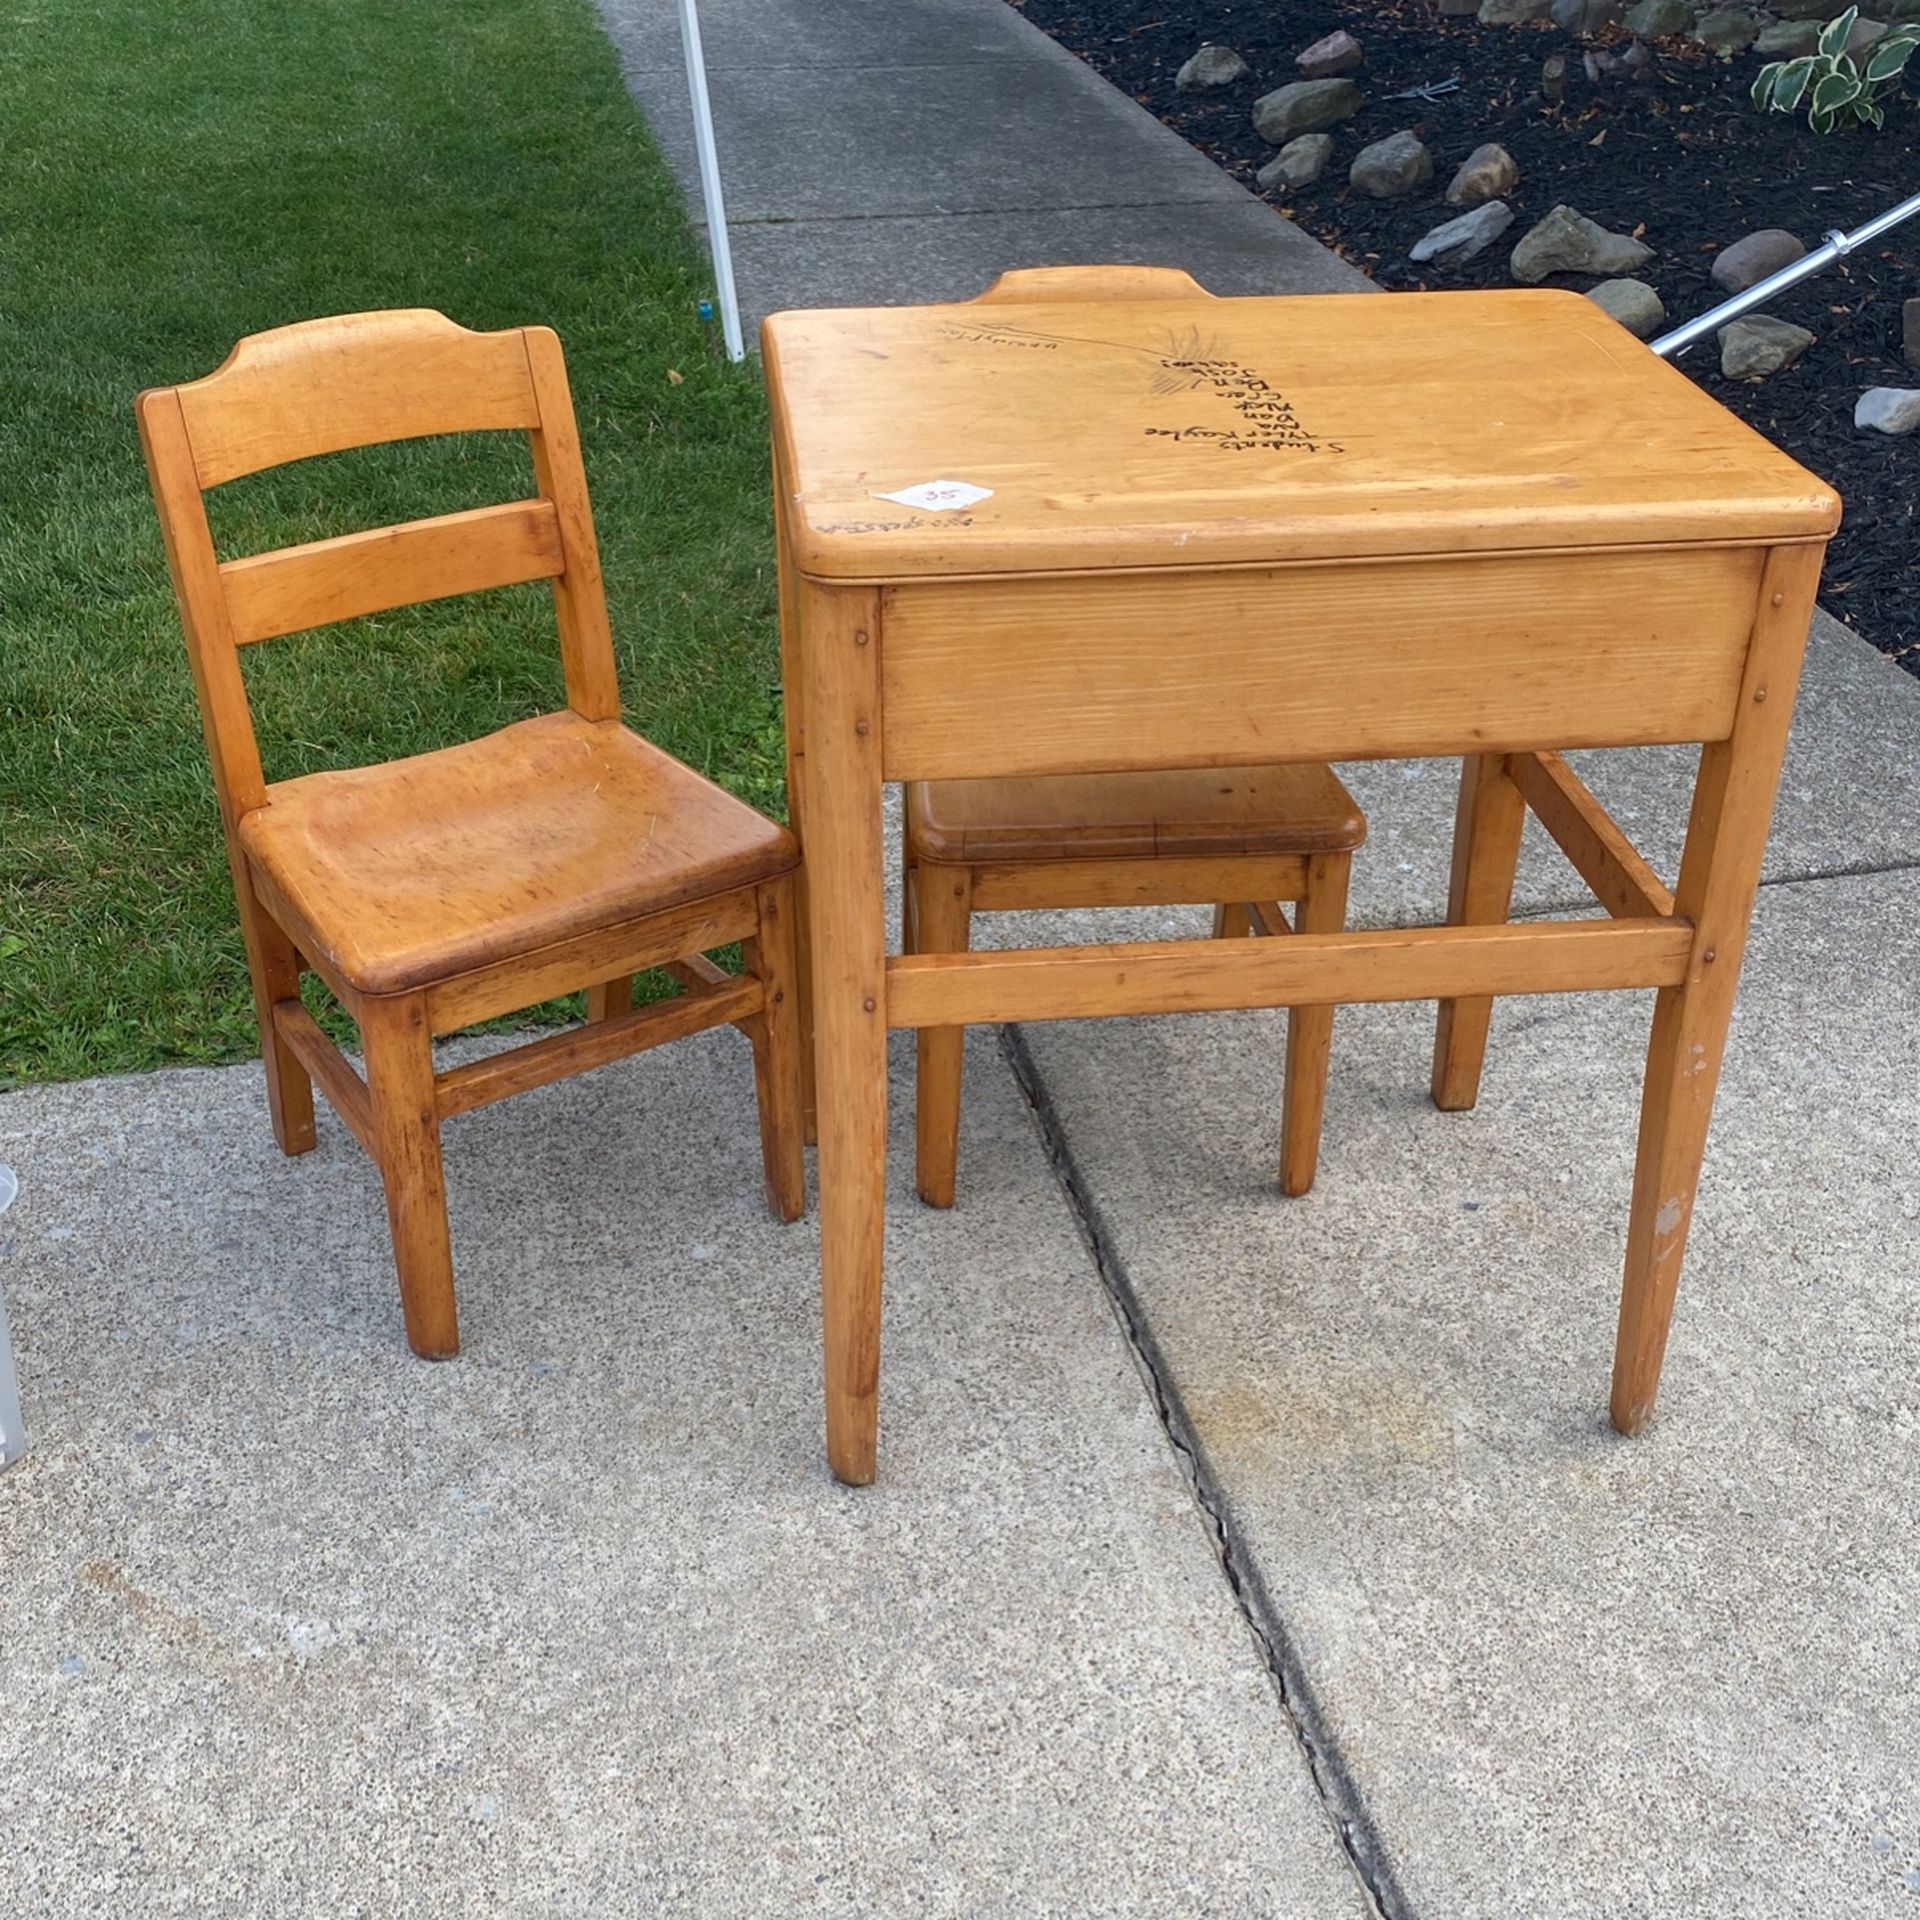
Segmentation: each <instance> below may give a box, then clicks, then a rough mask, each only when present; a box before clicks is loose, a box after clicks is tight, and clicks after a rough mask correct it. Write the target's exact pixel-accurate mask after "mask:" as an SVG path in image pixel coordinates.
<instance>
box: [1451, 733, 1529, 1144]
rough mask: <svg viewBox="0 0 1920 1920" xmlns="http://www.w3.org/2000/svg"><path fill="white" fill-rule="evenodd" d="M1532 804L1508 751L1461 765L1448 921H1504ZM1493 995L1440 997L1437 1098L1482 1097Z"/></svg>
mask: <svg viewBox="0 0 1920 1920" xmlns="http://www.w3.org/2000/svg"><path fill="white" fill-rule="evenodd" d="M1526 823H1527V803H1526V801H1525V800H1524V799H1522V798H1521V795H1520V789H1519V788H1518V787H1517V786H1515V785H1514V783H1513V781H1512V780H1511V779H1510V778H1508V775H1507V757H1506V755H1505V754H1503V753H1483V754H1480V755H1478V756H1477V757H1475V758H1474V759H1471V760H1468V761H1465V762H1463V763H1462V765H1461V768H1460V800H1459V805H1458V807H1457V808H1456V810H1455V812H1454V817H1453V876H1452V879H1451V881H1450V882H1449V884H1448V887H1447V925H1448V926H1450V927H1485V926H1498V925H1499V924H1500V923H1501V922H1502V921H1504V920H1505V919H1506V917H1507V915H1508V913H1509V912H1510V911H1511V909H1512V906H1513V875H1514V869H1515V868H1516V867H1517V866H1518V865H1519V863H1520V830H1521V828H1522V827H1524V826H1525V825H1526ZM1492 1020H1493V1001H1492V1000H1491V999H1489V998H1475V999H1471V1000H1442V1001H1441V1002H1440V1022H1439V1026H1438V1027H1437V1029H1436V1030H1435V1032H1434V1037H1433V1104H1434V1105H1435V1106H1436V1107H1438V1108H1439V1109H1440V1110H1441V1111H1442V1112H1443V1113H1464V1112H1465V1111H1466V1110H1467V1109H1468V1108H1469V1107H1471V1106H1472V1105H1473V1103H1474V1102H1475V1101H1476V1100H1477V1099H1479V1097H1480V1068H1481V1064H1482V1063H1483V1062H1484V1061H1485V1059H1486V1057H1487V1029H1488V1027H1489V1025H1490V1024H1491V1023H1492Z"/></svg>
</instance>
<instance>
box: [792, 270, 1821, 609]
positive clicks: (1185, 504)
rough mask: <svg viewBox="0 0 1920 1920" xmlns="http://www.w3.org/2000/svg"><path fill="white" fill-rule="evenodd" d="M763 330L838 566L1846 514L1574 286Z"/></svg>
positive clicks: (1107, 301) (958, 313) (885, 569)
mask: <svg viewBox="0 0 1920 1920" xmlns="http://www.w3.org/2000/svg"><path fill="white" fill-rule="evenodd" d="M763 337H764V345H765V351H766V363H767V373H768V380H769V384H770V387H771V389H772V393H773V398H774V430H775V435H776V441H777V444H778V447H779V450H780V454H781V458H782V462H783V465H784V468H785V472H786V474H787V476H788V489H789V502H790V512H789V518H788V532H789V535H790V538H791V542H792V552H793V557H794V560H795V562H796V564H797V565H798V566H799V567H800V569H801V571H803V572H805V573H808V574H811V575H814V576H816V577H819V578H822V579H839V580H872V581H899V580H909V579H915V578H922V577H937V576H951V575H981V574H996V573H1028V572H1056V571H1064V572H1084V571H1102V572H1104V571H1110V570H1113V569H1116V568H1122V567H1129V568H1130V567H1154V566H1170V567H1192V566H1213V565H1219V566H1234V565H1248V564H1258V563H1261V562H1285V561H1291V560H1310V559H1336V558H1360V557H1368V556H1374V557H1390V556H1393V555H1397V554H1433V553H1466V552H1488V553H1495V552H1508V553H1510V552H1516V551H1525V550H1533V549H1540V548H1559V547H1580V548H1591V547H1597V546H1613V545H1641V544H1648V543H1653V544H1662V545H1666V544H1674V543H1695V542H1704V543H1716V544H1717V543H1720V542H1725V541H1733V540H1768V541H1771V540H1795V539H1799V540H1805V539H1821V538H1824V537H1825V536H1826V535H1827V534H1829V533H1830V532H1831V531H1832V530H1833V528H1834V527H1835V525H1837V523H1838V520H1839V500H1838V498H1837V496H1836V495H1835V494H1834V492H1833V490H1832V489H1831V488H1830V487H1828V486H1827V485H1826V484H1825V482H1823V481H1821V480H1818V479H1816V478H1815V477H1814V476H1813V475H1812V474H1810V473H1808V472H1806V471H1805V469H1803V468H1802V467H1800V466H1798V465H1797V464H1796V463H1795V462H1794V461H1792V460H1790V459H1789V458H1788V457H1787V455H1785V454H1784V453H1782V452H1781V451H1780V450H1779V449H1778V448H1777V447H1775V446H1774V445H1773V444H1772V443H1771V442H1770V441H1768V440H1765V439H1763V438H1762V437H1761V436H1760V435H1759V434H1757V433H1755V432H1754V431H1753V430H1752V429H1751V428H1749V427H1747V426H1746V425H1744V424H1743V423H1742V422H1741V421H1740V420H1738V419H1736V418H1735V417H1734V415H1732V414H1731V413H1729V412H1728V411H1727V410H1726V408H1724V407H1722V406H1721V405H1720V404H1719V403H1718V402H1717V401H1716V400H1714V399H1712V398H1710V397H1709V396H1708V395H1707V394H1705V393H1703V392H1702V391H1701V390H1700V389H1699V388H1698V387H1696V386H1695V385H1694V384H1693V382H1692V381H1691V380H1689V379H1688V378H1687V377H1686V376H1685V375H1684V374H1682V373H1680V372H1678V371H1677V370H1676V369H1674V368H1672V367H1670V366H1668V365H1666V364H1665V362H1663V361H1661V360H1660V359H1658V358H1657V357H1656V356H1655V355H1654V354H1652V353H1650V352H1649V351H1648V350H1647V348H1646V347H1645V346H1643V345H1642V344H1641V343H1640V342H1639V341H1638V340H1636V339H1635V338H1634V337H1633V336H1632V335H1631V334H1629V333H1628V332H1627V331H1626V330H1625V329H1624V328H1623V327H1621V326H1619V325H1618V324H1617V323H1616V322H1614V321H1613V320H1611V319H1609V318H1608V317H1607V315H1606V314H1605V313H1603V312H1602V311H1601V310H1600V309H1599V308H1598V307H1596V306H1595V305H1594V304H1593V302H1592V301H1590V300H1587V299H1585V298H1584V297H1583V296H1581V295H1578V294H1571V293H1561V292H1553V291H1542V290H1525V291H1512V292H1493V293H1439V294H1396V295H1388V296H1382V295H1378V294H1358V295H1355V294H1315V295H1310V296H1306V297H1293V298H1263V299H1233V300H1225V299H1214V298H1212V297H1210V296H1208V295H1206V294H1204V293H1201V292H1199V290H1198V289H1195V291H1194V293H1193V294H1192V295H1191V296H1190V297H1180V298H1126V297H1116V298H1096V299H1061V298H1058V297H1048V298H1038V299H1034V300H1031V301H1028V300H1025V299H1021V300H1009V299H1006V298H1000V299H995V300H993V301H990V302H989V301H982V302H969V303H965V304H961V305H956V306H939V307H877V308H862V309H842V310H820V311H807V312H795V313H782V314H776V315H775V316H774V317H773V318H772V319H771V320H769V321H768V322H767V324H766V329H765V333H764V336H763ZM927 489H931V491H923V490H927ZM890 495H900V496H902V497H900V498H897V499H895V498H889V497H888V496H890Z"/></svg>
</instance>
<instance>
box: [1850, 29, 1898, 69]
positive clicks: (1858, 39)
mask: <svg viewBox="0 0 1920 1920" xmlns="http://www.w3.org/2000/svg"><path fill="white" fill-rule="evenodd" d="M1891 31H1892V29H1891V28H1890V27H1889V26H1888V25H1887V23H1886V22H1885V21H1884V20H1856V21H1855V22H1854V23H1853V26H1852V28H1851V30H1850V31H1849V32H1848V34H1847V51H1848V53H1850V54H1851V55H1852V56H1853V57H1854V59H1856V60H1858V59H1859V58H1860V56H1861V55H1862V54H1863V53H1865V52H1866V51H1867V50H1868V48H1870V47H1872V46H1874V45H1876V44H1877V43H1878V42H1879V41H1882V40H1884V39H1885V38H1886V37H1887V35H1888V34H1889V33H1890V32H1891Z"/></svg>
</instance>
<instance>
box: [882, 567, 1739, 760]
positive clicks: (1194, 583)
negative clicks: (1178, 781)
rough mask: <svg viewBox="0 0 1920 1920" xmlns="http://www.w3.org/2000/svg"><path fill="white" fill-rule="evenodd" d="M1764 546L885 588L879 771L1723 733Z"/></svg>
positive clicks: (1385, 751) (1367, 755)
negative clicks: (1225, 694)
mask: <svg viewBox="0 0 1920 1920" xmlns="http://www.w3.org/2000/svg"><path fill="white" fill-rule="evenodd" d="M1763 561H1764V556H1763V555H1761V554H1759V553H1757V552H1754V551H1751V550H1748V549H1745V548H1733V549H1729V550H1723V551H1719V552H1702V553H1673V552H1668V553H1640V554H1633V555H1615V554H1578V555H1571V556H1567V555H1562V556H1557V557H1553V558H1541V557H1538V556H1530V557H1527V558H1500V559H1482V560H1478V561H1473V562H1464V561H1447V560H1422V561H1410V562H1407V563H1405V564H1403V565H1399V566H1393V567H1373V568H1353V567H1304V566H1303V567H1292V568H1266V569H1255V570H1252V571H1247V572H1240V573H1223V574H1218V575H1213V576H1209V577H1202V578H1189V577H1185V576H1181V577H1171V578H1161V577H1158V576H1154V575H1138V576H1130V577H1126V578H1116V577H1107V578H1102V579H1096V580H1032V581H1011V582H996V583H991V584H987V585H953V584H947V583H930V584H925V585H918V586H911V587H901V588H897V589H893V590H890V591H889V593H888V595H887V607H886V623H887V646H886V654H885V658H884V660H883V662H882V671H883V675H884V684H885V700H886V716H887V727H886V774H887V777H888V778H889V779H898V780H923V779H924V780H946V779H955V780H958V779H965V778H969V777H971V778H979V777H982V776H986V775H994V774H1036V773H1039V774H1058V773H1084V772H1090V771H1097V770H1101V769H1146V768H1151V767H1154V766H1163V767H1164V766H1177V767H1230V766H1236V765H1238V766H1258V765H1261V764H1271V763H1273V762H1274V761H1276V760H1278V759H1279V758H1280V757H1281V750H1282V748H1283V747H1284V750H1285V754H1286V756H1287V757H1289V758H1294V757H1297V758H1298V759H1301V760H1365V759H1378V758H1385V757H1398V756H1416V755H1438V754H1451V753H1465V752H1473V753H1486V752H1492V751H1496V750H1520V749H1529V748H1535V747H1543V746H1544V747H1553V748H1563V747H1579V746H1593V747H1599V746H1641V745H1651V744H1654V743H1659V742H1671V741H1678V740H1686V741H1692V740H1717V739H1721V738H1723V737H1724V736H1725V735H1726V733H1727V732H1728V730H1729V729H1730V728H1731V727H1732V725H1733V716H1734V709H1735V701H1736V696H1737V693H1738V690H1739V685H1740V669H1741V662H1742V660H1743V658H1744V656H1745V653H1746V646H1747V638H1748V633H1749V630H1750V622H1749V610H1750V609H1751V607H1752V605H1753V599H1754V594H1755V592H1756V591H1757V588H1758V584H1759V577H1760V568H1761V566H1762V564H1763ZM1223 689H1230V690H1231V698H1230V699H1223V698H1222V690H1223Z"/></svg>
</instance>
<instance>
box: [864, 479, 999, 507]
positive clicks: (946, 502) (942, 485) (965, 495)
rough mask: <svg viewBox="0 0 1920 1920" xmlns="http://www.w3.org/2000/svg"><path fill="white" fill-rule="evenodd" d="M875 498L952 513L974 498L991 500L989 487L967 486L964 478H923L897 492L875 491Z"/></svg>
mask: <svg viewBox="0 0 1920 1920" xmlns="http://www.w3.org/2000/svg"><path fill="white" fill-rule="evenodd" d="M873 497H874V498H875V499H876V500H895V501H898V502H899V504H900V505H901V506H903V507H923V508H925V509H926V511H927V512H928V513H952V512H953V511H954V510H955V509H956V508H959V507H970V506H972V505H973V503H974V502H975V501H976V500H991V499H992V498H993V489H992V488H991V487H975V486H969V485H968V484H967V482H966V481H964V480H923V481H921V483H920V484H919V485H918V486H917V487H902V488H901V489H900V491H899V492H898V493H876V494H875V495H874V496H873Z"/></svg>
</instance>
